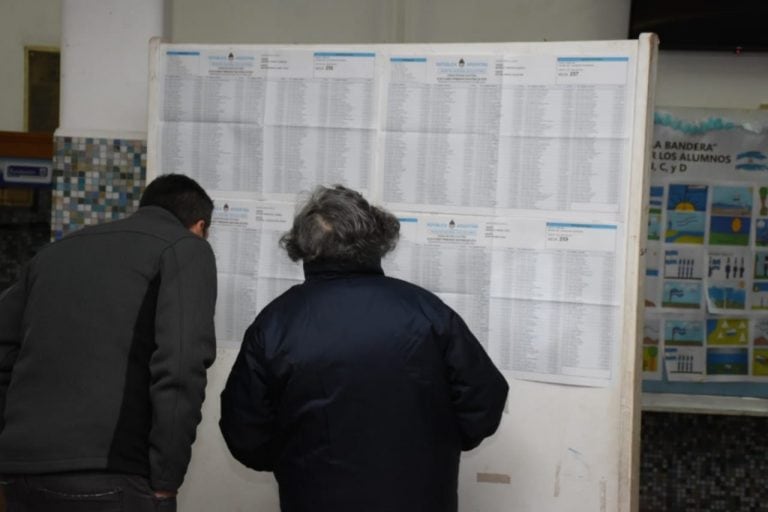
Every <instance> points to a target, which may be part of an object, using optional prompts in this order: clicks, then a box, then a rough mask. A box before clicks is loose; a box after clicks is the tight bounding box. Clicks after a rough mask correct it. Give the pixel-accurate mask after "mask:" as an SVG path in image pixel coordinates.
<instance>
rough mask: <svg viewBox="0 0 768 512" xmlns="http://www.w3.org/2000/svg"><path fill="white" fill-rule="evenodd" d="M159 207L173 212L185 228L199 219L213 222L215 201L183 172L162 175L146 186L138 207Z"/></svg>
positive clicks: (207, 225) (207, 222) (208, 222)
mask: <svg viewBox="0 0 768 512" xmlns="http://www.w3.org/2000/svg"><path fill="white" fill-rule="evenodd" d="M142 206H159V207H160V208H164V209H165V210H168V211H169V212H171V213H172V214H173V215H174V216H175V217H176V218H177V219H179V221H181V223H182V224H183V225H184V227H185V228H190V227H192V226H193V225H195V223H197V221H199V220H202V221H204V222H205V229H206V230H207V229H208V227H209V226H210V225H211V215H212V214H213V200H212V199H211V198H210V197H209V196H208V194H207V193H206V192H205V190H204V189H203V187H201V186H200V185H199V184H198V183H197V182H196V181H195V180H193V179H192V178H190V177H189V176H185V175H183V174H163V175H162V176H158V177H157V178H155V179H154V180H153V181H152V183H150V184H149V185H147V188H146V189H144V193H143V194H142V195H141V201H139V207H140V208H141V207H142Z"/></svg>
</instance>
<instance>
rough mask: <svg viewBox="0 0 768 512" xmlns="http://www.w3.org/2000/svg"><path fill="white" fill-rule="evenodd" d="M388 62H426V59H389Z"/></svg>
mask: <svg viewBox="0 0 768 512" xmlns="http://www.w3.org/2000/svg"><path fill="white" fill-rule="evenodd" d="M389 61H390V62H427V58H426V57H390V59H389Z"/></svg>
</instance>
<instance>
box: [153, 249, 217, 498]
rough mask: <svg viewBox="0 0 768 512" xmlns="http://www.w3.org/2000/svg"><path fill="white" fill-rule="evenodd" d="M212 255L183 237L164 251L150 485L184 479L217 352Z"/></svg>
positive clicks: (168, 486) (174, 485)
mask: <svg viewBox="0 0 768 512" xmlns="http://www.w3.org/2000/svg"><path fill="white" fill-rule="evenodd" d="M215 306H216V261H215V258H214V255H213V251H212V250H211V247H210V245H208V243H207V242H206V241H205V240H203V239H201V238H197V237H185V238H182V239H181V240H179V241H178V242H176V243H175V245H173V246H172V247H169V248H168V249H166V250H165V252H164V253H163V256H162V258H161V262H160V288H159V291H158V298H157V309H156V312H155V344H156V348H155V352H154V353H153V354H152V357H151V359H150V368H149V370H150V375H151V377H150V379H151V380H150V400H151V402H152V426H151V429H150V433H149V463H150V485H151V486H152V488H153V489H155V490H168V491H173V490H176V489H178V487H179V486H180V485H181V482H182V481H183V480H184V474H185V473H186V471H187V466H188V464H189V459H190V452H191V447H192V443H193V441H194V440H195V433H196V430H197V425H198V423H200V419H201V413H200V408H201V406H202V403H203V399H204V397H205V386H206V370H207V369H208V367H209V366H210V365H211V364H212V363H213V360H214V358H215V357H216V334H215V331H214V325H213V317H214V312H215Z"/></svg>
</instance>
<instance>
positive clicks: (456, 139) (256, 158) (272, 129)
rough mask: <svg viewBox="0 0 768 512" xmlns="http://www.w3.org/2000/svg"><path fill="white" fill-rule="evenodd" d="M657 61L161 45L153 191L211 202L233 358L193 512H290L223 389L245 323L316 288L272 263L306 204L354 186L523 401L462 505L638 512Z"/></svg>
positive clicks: (221, 304) (581, 51)
mask: <svg viewBox="0 0 768 512" xmlns="http://www.w3.org/2000/svg"><path fill="white" fill-rule="evenodd" d="M656 46H657V41H656V38H655V37H654V36H652V35H643V36H642V37H641V38H640V39H639V40H632V41H599V42H572V43H509V44H506V43H504V44H502V43H494V44H430V45H419V44H417V45H358V46H355V45H330V46H325V45H324V46H305V45H294V46H272V45H195V44H183V45H181V44H163V43H161V42H159V41H155V42H154V43H153V47H152V60H151V62H152V65H151V71H150V104H149V136H148V178H149V179H151V178H153V177H154V176H156V175H159V174H163V173H170V172H178V173H185V174H188V175H190V176H192V177H193V178H195V179H197V180H198V181H199V182H200V183H201V184H202V185H203V186H204V187H205V188H206V189H207V190H208V191H209V193H210V194H211V196H212V197H213V198H214V202H215V210H214V218H213V224H212V229H211V237H210V242H211V244H212V246H213V248H214V252H215V253H216V256H217V265H218V278H219V279H218V280H219V290H218V292H219V293H218V296H219V299H218V303H217V313H216V329H217V340H218V343H219V350H218V356H219V357H218V359H217V362H216V363H215V365H214V367H213V368H212V370H211V372H210V374H209V375H210V383H209V387H208V399H207V400H206V403H205V405H204V413H203V417H204V419H203V423H202V424H201V427H200V431H199V438H198V441H197V443H196V444H195V447H194V450H193V460H192V464H191V467H190V471H189V474H188V477H187V483H186V484H185V485H184V487H183V488H182V492H181V495H180V505H181V507H183V508H184V509H185V510H201V511H202V510H210V509H213V508H222V506H223V507H224V508H227V509H229V510H237V509H241V508H242V509H258V510H264V511H270V510H273V511H277V510H279V504H278V498H277V491H276V484H275V482H274V479H273V477H272V476H271V474H268V473H267V474H265V473H255V472H251V471H248V470H246V469H244V468H242V467H241V466H239V465H238V464H237V463H236V462H235V461H234V460H232V459H231V457H229V455H228V454H227V452H226V447H225V446H224V443H223V441H222V440H221V437H220V435H219V433H218V428H217V426H216V422H217V420H218V407H219V406H218V394H219V393H220V391H221V389H222V388H223V384H224V381H225V379H226V375H227V374H228V372H229V369H230V367H231V365H232V362H233V360H234V357H235V355H236V353H237V349H238V346H239V343H240V339H241V337H242V334H243V332H244V331H245V328H246V327H247V325H248V324H249V323H250V322H251V321H252V320H253V318H254V317H255V315H256V313H257V312H258V311H259V310H260V308H262V307H264V306H265V305H266V304H267V303H268V302H269V301H270V300H272V299H273V298H274V297H276V296H277V295H279V294H280V293H282V292H283V291H285V290H286V289H287V288H289V287H290V286H293V285H294V284H297V283H299V282H301V281H302V280H303V276H302V273H301V267H300V265H297V264H294V263H291V262H290V261H289V260H288V258H287V257H286V256H285V255H284V254H281V252H280V250H279V249H278V246H277V240H278V238H279V236H280V235H281V234H282V233H283V232H285V231H286V230H287V229H288V228H289V226H290V224H291V222H292V216H293V213H294V208H295V204H296V201H297V199H300V198H301V197H303V196H304V195H305V194H306V193H307V192H308V191H310V190H311V189H312V188H313V187H314V186H315V185H317V184H326V185H332V184H336V183H339V184H343V185H346V186H348V187H351V188H354V189H357V190H359V191H361V192H363V193H364V194H365V195H366V197H368V198H369V200H371V201H372V202H373V203H375V204H379V205H382V206H384V207H386V208H387V209H389V210H390V211H392V212H393V213H395V214H396V215H397V216H398V218H399V219H400V223H401V240H400V243H399V245H398V247H397V249H396V250H395V251H394V252H393V253H392V254H391V255H389V256H387V258H386V259H385V260H384V262H383V266H384V270H385V272H386V273H387V274H388V275H391V276H394V277H399V278H402V279H406V280H408V281H411V282H414V283H416V284H419V285H421V286H424V287H425V288H427V289H429V290H431V291H433V292H434V293H436V294H437V295H438V296H439V297H440V298H441V299H442V300H443V301H445V302H446V303H447V304H448V305H449V306H451V307H453V308H454V309H455V310H456V311H458V312H459V313H460V314H461V315H462V317H463V318H464V319H465V320H466V321H467V323H468V325H469V326H470V328H471V329H472V330H473V332H475V334H476V335H477V337H478V338H479V339H480V340H481V342H482V343H483V345H484V347H485V348H486V350H487V352H488V353H489V354H490V356H491V358H492V359H493V360H494V361H495V362H496V364H497V365H498V366H499V367H500V368H501V369H502V371H503V372H504V374H505V376H506V377H507V379H508V381H509V383H510V397H509V400H508V404H507V407H506V410H505V414H504V415H503V419H502V423H501V426H500V428H499V431H498V432H497V433H496V434H495V435H494V436H492V437H491V438H489V439H488V440H486V441H485V442H484V443H483V444H482V445H481V446H480V447H479V448H477V449H475V450H473V451H471V452H468V453H466V454H464V456H463V458H462V464H461V474H460V483H459V503H460V510H464V511H470V510H473V511H474V510H478V511H488V512H491V511H499V512H501V511H507V510H516V511H537V512H538V511H541V510H547V511H568V512H573V511H576V512H579V511H581V510H584V511H587V510H590V511H592V510H616V511H630V510H633V509H634V508H635V507H636V505H637V467H638V452H639V450H638V428H639V422H638V410H639V400H638V397H639V370H638V369H637V368H639V366H638V365H639V358H638V344H637V343H636V339H637V336H638V334H639V332H640V329H641V327H642V321H641V317H640V316H639V311H640V307H641V304H640V302H639V300H638V299H639V297H640V294H641V287H642V282H643V281H642V279H641V278H642V271H641V264H642V261H641V260H640V249H641V245H640V242H641V241H642V240H644V239H645V229H646V223H647V212H646V209H645V208H643V204H644V197H643V196H644V193H645V191H646V190H647V189H648V182H647V174H648V165H647V163H648V161H647V158H648V144H647V142H648V138H649V135H650V132H649V130H650V126H651V125H650V112H651V111H650V108H651V105H652V98H651V95H652V88H653V75H654V69H655V63H656V60H655V59H656Z"/></svg>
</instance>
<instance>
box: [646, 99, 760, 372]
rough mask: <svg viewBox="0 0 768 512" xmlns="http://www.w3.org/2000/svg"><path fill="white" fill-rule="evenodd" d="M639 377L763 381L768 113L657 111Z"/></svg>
mask: <svg viewBox="0 0 768 512" xmlns="http://www.w3.org/2000/svg"><path fill="white" fill-rule="evenodd" d="M648 197H649V201H648V214H649V221H648V237H647V242H646V249H645V256H646V292H645V310H646V315H645V332H646V333H648V332H651V333H660V336H645V337H644V338H643V347H642V350H643V376H644V378H645V379H646V380H661V379H663V378H666V379H667V380H668V381H670V382H674V381H688V382H768V379H767V377H768V371H767V370H768V354H767V353H766V348H765V347H766V341H765V340H766V339H768V336H767V334H768V332H767V331H766V326H767V325H768V112H766V111H741V110H724V109H693V108H659V109H657V111H656V113H655V116H654V136H653V140H652V153H651V186H650V190H649V194H648Z"/></svg>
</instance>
